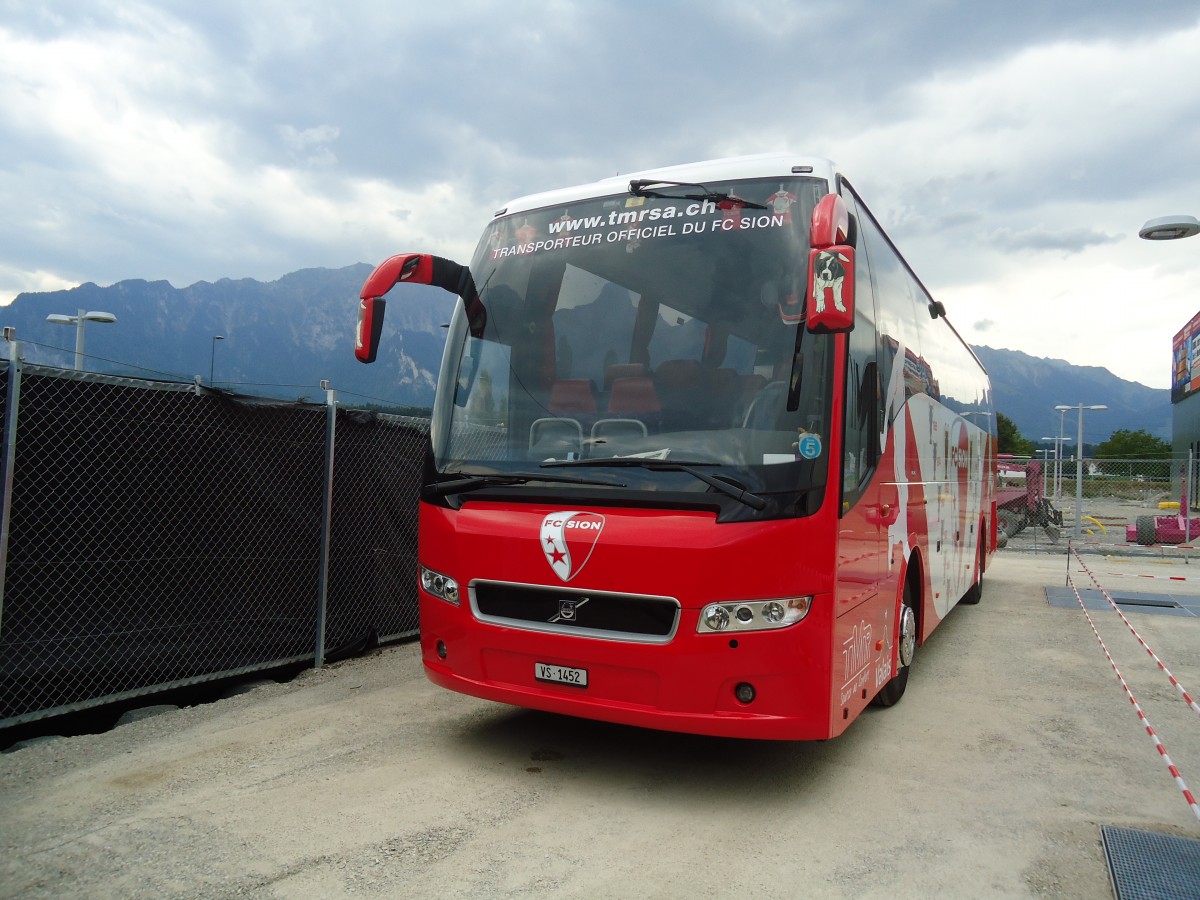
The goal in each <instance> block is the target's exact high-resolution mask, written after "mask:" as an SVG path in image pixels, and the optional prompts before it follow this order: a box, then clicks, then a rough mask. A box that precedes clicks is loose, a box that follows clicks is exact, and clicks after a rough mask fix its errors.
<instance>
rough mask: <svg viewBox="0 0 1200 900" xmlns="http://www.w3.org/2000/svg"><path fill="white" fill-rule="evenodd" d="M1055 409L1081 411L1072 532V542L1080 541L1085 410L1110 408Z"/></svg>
mask: <svg viewBox="0 0 1200 900" xmlns="http://www.w3.org/2000/svg"><path fill="white" fill-rule="evenodd" d="M1054 408H1055V409H1057V410H1058V411H1059V412H1064V413H1065V412H1066V411H1067V410H1068V409H1077V410H1079V440H1078V441H1077V442H1076V444H1075V529H1074V531H1073V532H1072V540H1075V541H1078V540H1079V526H1080V524H1081V522H1082V521H1083V411H1084V410H1085V409H1108V407H1107V406H1105V405H1104V404H1103V403H1100V404H1096V405H1093V406H1085V405H1084V404H1082V403H1076V404H1075V405H1074V406H1062V405H1060V406H1056V407H1054Z"/></svg>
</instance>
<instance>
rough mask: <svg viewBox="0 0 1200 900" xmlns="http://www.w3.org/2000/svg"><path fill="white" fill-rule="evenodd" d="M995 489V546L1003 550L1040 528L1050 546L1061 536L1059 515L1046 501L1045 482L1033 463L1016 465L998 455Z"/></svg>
mask: <svg viewBox="0 0 1200 900" xmlns="http://www.w3.org/2000/svg"><path fill="white" fill-rule="evenodd" d="M997 475H998V480H999V487H997V488H996V531H997V545H998V546H1000V547H1003V546H1004V545H1005V544H1007V543H1008V539H1009V538H1011V537H1016V536H1017V535H1018V534H1020V533H1021V532H1022V531H1024V530H1025V529H1026V528H1028V527H1030V526H1039V525H1040V526H1041V527H1042V529H1043V530H1044V531H1045V533H1046V537H1048V538H1049V539H1050V542H1051V543H1057V542H1058V538H1059V536H1060V534H1061V533H1062V524H1063V517H1062V511H1061V510H1059V509H1056V508H1055V506H1054V505H1053V504H1052V503H1051V502H1050V500H1049V499H1048V498H1047V497H1046V479H1045V473H1044V471H1043V468H1042V464H1041V463H1040V462H1038V461H1037V460H1036V459H1033V460H1030V461H1029V462H1028V463H1021V462H1018V461H1017V460H1016V459H1015V458H1013V457H1012V456H1009V455H1007V454H1003V453H1001V454H1000V456H999V459H998V460H997Z"/></svg>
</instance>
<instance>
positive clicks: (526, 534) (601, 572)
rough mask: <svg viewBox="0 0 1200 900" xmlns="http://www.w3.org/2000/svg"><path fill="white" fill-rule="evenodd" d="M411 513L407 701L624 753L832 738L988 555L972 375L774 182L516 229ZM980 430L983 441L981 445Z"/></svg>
mask: <svg viewBox="0 0 1200 900" xmlns="http://www.w3.org/2000/svg"><path fill="white" fill-rule="evenodd" d="M405 282H410V283H418V284H433V285H438V286H441V287H443V288H446V289H447V290H449V291H451V292H453V293H455V294H457V295H458V296H459V297H460V298H461V300H462V302H461V303H460V304H459V305H458V307H457V310H456V312H455V314H454V317H453V320H452V321H451V323H450V329H449V334H448V339H447V344H446V349H445V355H444V358H443V362H442V368H441V373H440V377H439V381H438V389H437V397H436V400H435V405H434V410H433V417H432V422H431V427H430V444H429V447H428V452H427V455H426V460H425V463H424V487H423V489H422V491H421V497H420V513H419V515H420V522H419V529H420V530H419V534H420V538H419V544H420V546H419V581H420V611H421V649H422V656H423V661H424V666H425V671H426V673H427V675H428V676H429V678H430V679H432V680H433V681H434V682H436V683H437V684H439V685H442V686H444V687H447V688H450V689H452V690H455V691H460V692H463V693H467V694H472V695H474V696H477V697H483V698H487V699H491V700H497V701H501V702H504V703H510V704H515V705H518V706H524V707H530V708H535V709H541V710H547V711H551V712H558V713H564V714H569V715H575V716H584V717H588V718H594V719H602V720H607V721H612V722H620V723H625V724H631V725H639V726H645V727H649V728H660V729H668V730H675V731H684V732H693V733H700V734H712V735H725V736H733V737H747V738H776V739H824V738H829V737H833V736H835V735H837V734H840V733H841V732H842V731H843V730H844V729H845V728H846V727H847V726H848V725H849V724H850V723H851V722H852V721H853V720H854V719H855V717H856V716H858V714H859V713H861V712H862V710H863V709H864V708H865V707H866V706H867V705H868V704H870V703H872V702H875V703H877V704H878V705H882V706H890V705H892V704H894V703H896V702H897V701H898V700H899V699H900V698H901V696H902V694H903V693H904V690H905V685H906V684H907V681H908V678H909V673H910V670H911V668H912V666H913V662H914V659H915V657H916V655H917V651H918V648H919V647H920V645H921V644H922V643H923V642H924V641H925V639H926V638H928V636H929V635H930V633H931V632H932V631H933V630H934V629H935V628H936V627H937V625H938V623H939V622H941V621H942V620H943V619H944V618H945V616H946V615H947V614H948V613H949V611H950V609H951V608H952V607H953V606H954V605H955V604H956V603H958V602H960V601H963V602H968V603H974V602H978V600H979V598H980V597H981V595H982V590H983V578H984V571H985V570H986V568H987V564H988V560H989V559H990V555H991V553H992V551H993V550H994V538H995V524H996V506H995V461H996V452H995V437H994V434H993V433H991V432H990V431H989V430H985V428H990V423H992V422H994V417H993V416H992V415H991V403H990V393H991V387H990V383H989V381H988V377H987V374H986V373H985V372H984V370H983V368H982V366H981V365H980V364H979V362H978V360H977V359H976V358H975V356H974V354H973V353H972V352H971V350H970V349H969V348H968V347H967V345H966V344H965V343H964V342H963V341H962V340H961V339H960V337H959V335H958V334H957V333H956V332H955V330H954V329H953V327H951V325H950V324H949V322H948V321H947V320H946V318H945V312H944V310H943V308H942V307H941V304H939V303H936V302H934V301H933V300H932V298H931V297H930V296H929V293H928V292H927V291H926V289H925V287H924V286H923V285H922V284H921V282H920V281H919V280H918V279H917V277H916V276H915V275H914V274H913V272H912V271H911V269H910V268H909V267H908V265H907V264H906V263H905V261H904V260H903V258H902V257H901V256H900V254H899V253H898V251H897V250H896V248H895V246H894V245H893V244H892V242H891V241H890V240H889V239H888V237H887V236H886V234H885V233H884V232H883V229H882V228H881V227H880V226H879V224H878V222H877V221H876V220H875V218H874V217H873V216H872V215H871V213H870V212H869V211H868V210H867V208H866V206H865V205H864V204H863V202H862V200H861V199H860V198H859V196H858V195H857V193H856V192H855V191H854V189H853V188H852V187H851V186H850V184H849V182H848V181H847V180H846V179H845V178H844V177H843V176H842V175H841V173H840V172H838V171H837V169H836V168H835V167H834V166H833V164H832V163H830V162H829V161H827V160H822V159H815V158H807V157H796V156H790V155H783V154H777V155H769V156H758V157H746V158H739V159H728V160H715V161H711V162H706V163H697V164H694V165H689V166H678V167H673V168H669V169H660V170H655V171H649V172H643V173H638V174H636V175H634V176H632V177H628V176H627V177H622V178H613V179H609V180H607V181H602V182H599V183H596V184H591V185H585V186H581V187H575V188H569V189H564V190H558V191H553V192H550V193H545V194H538V195H535V196H531V197H525V198H522V199H519V200H516V201H513V202H512V203H510V204H509V205H508V206H507V207H506V208H505V209H504V210H502V211H501V212H499V213H497V214H496V217H495V218H494V220H493V221H492V222H491V224H490V225H488V227H487V228H486V229H485V231H484V234H483V236H482V238H481V240H480V242H479V246H478V249H477V250H476V253H475V256H474V259H473V260H472V262H471V264H470V265H469V266H462V265H459V264H457V263H454V262H451V261H449V260H446V259H442V258H439V257H433V256H428V255H419V254H405V255H400V256H396V257H393V258H391V259H389V260H387V261H385V262H384V263H383V264H382V265H380V267H379V268H378V269H377V270H376V271H375V272H374V273H373V274H372V275H371V276H370V278H368V280H367V282H366V284H365V285H364V287H363V290H362V299H361V302H360V307H359V329H358V338H357V340H358V346H357V349H356V354H357V356H358V358H359V359H360V360H362V361H364V362H369V361H371V360H373V359H374V358H375V355H376V352H377V348H378V346H379V342H380V335H381V331H382V321H383V310H384V300H383V295H384V294H385V293H387V292H388V291H389V290H390V289H391V288H392V287H393V286H394V285H397V284H402V283H405ZM981 423H982V424H983V426H984V427H980V424H981Z"/></svg>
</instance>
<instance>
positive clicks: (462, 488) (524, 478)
mask: <svg viewBox="0 0 1200 900" xmlns="http://www.w3.org/2000/svg"><path fill="white" fill-rule="evenodd" d="M459 475H460V477H459V478H456V479H455V480H454V481H435V482H433V483H432V484H427V485H424V486H423V487H422V488H421V492H422V493H423V494H425V495H426V496H428V497H449V496H450V495H451V494H462V493H465V492H466V491H474V490H478V489H479V488H484V487H504V486H507V485H513V484H526V483H528V482H530V481H553V482H559V483H562V484H598V485H600V486H602V487H625V486H626V485H625V484H624V483H623V482H619V481H601V480H600V479H598V478H576V477H575V476H573V475H546V474H543V473H541V472H528V473H525V472H518V473H514V474H511V475H510V474H503V475H501V474H492V475H474V474H471V473H469V472H461V473H459Z"/></svg>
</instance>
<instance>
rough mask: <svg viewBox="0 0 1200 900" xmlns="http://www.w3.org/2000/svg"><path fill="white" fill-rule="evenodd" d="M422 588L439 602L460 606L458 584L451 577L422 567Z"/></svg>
mask: <svg viewBox="0 0 1200 900" xmlns="http://www.w3.org/2000/svg"><path fill="white" fill-rule="evenodd" d="M421 588H422V589H423V590H424V591H425V592H426V593H427V594H432V595H433V596H435V597H437V598H438V599H439V600H445V601H446V602H447V603H453V604H454V605H455V606H458V599H459V598H458V582H457V581H455V580H454V579H453V578H450V577H449V576H446V575H443V574H441V573H440V572H435V571H433V569H427V568H425V567H424V566H421Z"/></svg>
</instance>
